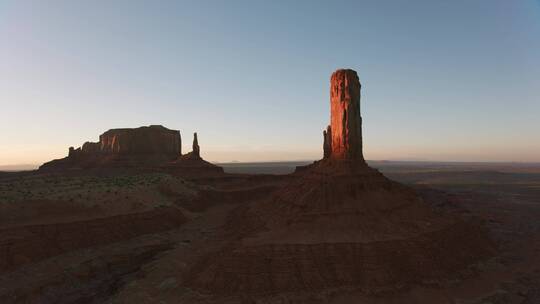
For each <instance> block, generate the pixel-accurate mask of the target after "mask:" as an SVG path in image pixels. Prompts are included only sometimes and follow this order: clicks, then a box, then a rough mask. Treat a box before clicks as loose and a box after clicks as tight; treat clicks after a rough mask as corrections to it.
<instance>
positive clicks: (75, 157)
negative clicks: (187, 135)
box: [40, 125, 182, 170]
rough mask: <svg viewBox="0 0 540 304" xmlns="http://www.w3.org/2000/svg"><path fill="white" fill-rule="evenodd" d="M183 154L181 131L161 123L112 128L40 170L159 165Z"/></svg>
mask: <svg viewBox="0 0 540 304" xmlns="http://www.w3.org/2000/svg"><path fill="white" fill-rule="evenodd" d="M181 153H182V140H181V137H180V131H178V130H170V129H167V128H165V127H163V126H160V125H151V126H148V127H139V128H134V129H130V128H123V129H111V130H108V131H107V132H105V133H103V134H101V135H100V136H99V142H85V143H84V144H83V145H82V147H80V148H77V149H75V148H73V147H70V148H69V153H68V157H66V158H63V159H59V160H53V161H51V162H48V163H45V164H43V165H42V166H41V167H40V169H41V170H48V169H80V168H93V167H109V166H113V167H123V166H126V167H132V166H139V165H156V164H161V163H165V162H167V161H171V160H174V159H176V158H177V157H178V156H179V155H181Z"/></svg>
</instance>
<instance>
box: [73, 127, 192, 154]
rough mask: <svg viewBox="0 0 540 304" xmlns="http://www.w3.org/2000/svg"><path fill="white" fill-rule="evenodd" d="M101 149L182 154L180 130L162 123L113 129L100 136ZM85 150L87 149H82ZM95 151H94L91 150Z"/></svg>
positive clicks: (130, 152) (105, 151) (120, 151)
mask: <svg viewBox="0 0 540 304" xmlns="http://www.w3.org/2000/svg"><path fill="white" fill-rule="evenodd" d="M99 144H100V147H99V151H100V152H102V153H119V154H168V155H171V156H178V155H180V154H182V144H181V139H180V132H179V131H177V130H169V129H167V128H165V127H163V126H160V125H152V126H149V127H140V128H136V129H112V130H109V131H107V132H105V133H103V134H101V136H99ZM82 151H83V152H85V149H84V148H83V150H82ZM89 152H94V151H89Z"/></svg>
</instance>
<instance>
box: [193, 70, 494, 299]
mask: <svg viewBox="0 0 540 304" xmlns="http://www.w3.org/2000/svg"><path fill="white" fill-rule="evenodd" d="M330 96H331V98H330V99H331V100H330V104H331V119H330V121H331V124H330V126H329V128H327V130H325V132H323V134H324V136H323V151H324V158H323V159H322V160H320V161H317V162H315V163H313V164H312V165H309V166H306V167H304V168H300V169H299V170H297V172H296V173H295V174H293V178H292V180H291V181H290V182H289V183H288V185H286V186H284V187H283V188H280V189H278V190H277V191H276V192H274V193H273V195H272V196H271V197H270V198H268V199H266V200H263V201H257V202H253V203H251V204H249V205H245V206H241V207H239V208H238V209H237V210H236V212H234V213H233V214H234V215H232V216H231V217H230V219H229V223H228V224H227V225H226V227H227V229H229V230H230V231H232V232H234V233H235V234H237V235H238V237H237V238H236V241H234V242H233V244H232V245H230V246H227V247H226V248H224V249H223V250H221V251H220V252H218V253H213V254H212V255H211V256H208V257H206V258H203V259H201V261H200V262H199V263H198V264H197V265H196V266H195V267H194V270H193V271H192V273H191V276H190V279H189V286H190V288H193V289H195V290H198V291H199V292H201V293H202V294H214V295H246V294H260V295H264V294H276V293H283V292H295V291H321V290H332V289H339V288H355V289H358V290H360V291H365V292H366V293H376V292H377V291H389V290H390V291H391V290H396V289H401V288H405V287H406V286H408V285H411V284H416V283H422V282H434V284H436V283H437V282H443V281H444V280H446V279H449V278H450V277H451V276H452V275H454V274H456V273H458V272H459V271H460V270H464V269H466V268H467V267H468V266H470V265H472V264H474V263H476V262H478V261H481V260H482V259H484V258H487V257H490V256H492V255H493V254H494V251H495V249H494V245H493V243H492V242H491V241H490V239H488V238H487V237H486V236H485V234H484V232H483V230H482V229H481V227H480V225H479V224H476V223H472V222H470V221H466V220H464V219H462V218H461V217H460V216H459V215H458V214H450V213H448V214H446V213H441V212H435V211H434V210H432V208H431V207H430V206H428V205H427V204H426V203H424V202H423V201H422V199H421V198H420V197H419V196H417V194H416V193H415V191H414V190H413V189H410V188H408V187H406V186H404V185H401V184H399V183H397V182H394V181H391V180H389V179H387V178H386V177H384V176H383V175H382V174H381V173H379V172H378V171H377V170H375V169H372V168H370V167H369V166H368V165H367V164H366V162H365V161H364V158H363V154H362V135H361V117H360V82H359V79H358V76H357V73H356V72H355V71H353V70H338V71H336V72H334V74H333V75H332V77H331V88H330ZM240 223H241V224H240Z"/></svg>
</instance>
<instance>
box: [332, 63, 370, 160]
mask: <svg viewBox="0 0 540 304" xmlns="http://www.w3.org/2000/svg"><path fill="white" fill-rule="evenodd" d="M330 108H331V112H330V126H331V132H330V138H331V149H332V150H331V151H332V152H331V157H332V158H334V159H354V160H362V161H363V159H364V158H363V155H362V130H361V128H362V118H361V117H360V81H359V80H358V75H357V74H356V72H355V71H353V70H348V69H341V70H337V71H335V72H334V73H333V74H332V77H331V81H330Z"/></svg>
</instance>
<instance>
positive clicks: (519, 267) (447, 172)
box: [0, 162, 540, 304]
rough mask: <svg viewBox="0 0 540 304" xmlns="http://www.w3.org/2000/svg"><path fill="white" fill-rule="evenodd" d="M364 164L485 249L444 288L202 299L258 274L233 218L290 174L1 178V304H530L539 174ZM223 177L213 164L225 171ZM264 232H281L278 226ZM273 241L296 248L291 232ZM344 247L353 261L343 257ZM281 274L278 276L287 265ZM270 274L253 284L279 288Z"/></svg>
mask: <svg viewBox="0 0 540 304" xmlns="http://www.w3.org/2000/svg"><path fill="white" fill-rule="evenodd" d="M301 165H303V164H301ZM370 165H371V166H373V167H375V168H378V169H379V170H380V171H381V172H382V173H383V174H384V175H385V176H387V177H389V178H390V179H392V180H395V181H398V182H402V183H405V184H408V185H410V186H411V187H412V188H413V189H414V191H415V192H416V193H417V194H419V195H420V197H421V198H422V199H423V201H424V202H426V203H427V204H428V206H429V208H431V209H432V211H433V212H435V213H436V214H439V213H440V214H452V215H455V216H459V217H461V218H463V219H465V220H466V221H469V222H472V223H478V225H479V226H480V227H481V229H483V230H484V232H485V233H486V234H487V235H488V236H489V239H490V240H492V241H493V243H494V244H495V248H496V251H495V252H493V254H491V255H489V256H488V257H486V258H485V259H482V260H480V261H478V262H475V263H473V264H472V265H469V266H468V267H466V268H463V269H459V271H456V272H455V273H454V274H453V275H451V276H445V278H444V280H443V279H438V280H429V279H425V280H421V281H415V280H411V283H410V284H404V285H403V286H399V284H398V285H396V284H393V285H392V288H381V286H383V285H381V284H379V285H377V284H374V285H373V286H375V287H374V288H372V289H366V288H365V286H368V285H365V284H364V286H362V284H356V285H354V284H352V285H349V286H338V287H335V288H334V287H332V286H331V282H324V281H322V282H324V284H328V286H326V287H324V286H323V287H321V288H319V287H317V288H316V289H306V288H291V289H290V290H288V291H286V290H284V289H283V288H282V287H279V286H277V285H276V286H274V287H271V288H269V287H268V286H266V287H260V288H259V287H257V286H253V285H252V286H251V287H249V290H255V291H257V290H259V291H261V290H262V292H253V293H252V292H251V291H250V292H246V293H244V294H242V293H240V294H239V293H228V292H226V291H221V292H219V294H218V293H216V294H213V293H212V292H213V291H215V290H217V289H216V287H215V286H213V285H212V284H214V285H215V282H217V281H216V279H215V278H218V277H220V276H222V277H224V278H226V279H227V278H228V280H229V281H230V282H233V281H234V279H235V277H234V276H233V277H230V276H229V277H228V276H223V274H225V273H229V274H234V273H235V271H237V270H238V269H242V267H246V265H250V266H249V267H250V271H254V270H253V269H256V267H259V266H257V264H247V263H250V261H251V260H250V259H249V258H248V257H247V256H249V252H248V251H246V250H247V249H246V248H251V247H249V246H251V245H253V244H255V243H257V242H259V243H260V244H266V243H267V239H268V238H269V235H270V234H269V233H266V234H264V233H258V232H257V231H258V229H259V228H258V226H257V221H256V220H254V219H252V218H246V217H247V216H248V215H249V214H252V213H250V212H251V211H250V210H254V211H259V210H263V209H264V208H271V206H270V207H264V206H263V207H261V202H262V201H264V200H265V199H266V198H268V197H270V196H272V195H273V193H275V192H276V191H283V190H282V189H283V188H284V187H285V186H286V185H289V184H291V183H292V184H294V176H292V175H272V174H255V173H259V172H264V173H272V168H279V171H280V172H279V173H285V172H286V171H287V170H286V169H284V168H287V167H291V168H292V167H294V164H290V163H286V164H281V165H279V164H278V165H275V164H267V165H264V164H263V165H262V166H261V164H255V165H252V166H244V167H242V168H241V169H240V170H238V169H236V171H234V170H235V169H234V168H233V169H232V170H231V171H234V172H243V173H236V174H232V173H225V174H221V175H210V176H191V177H190V176H180V175H175V174H173V173H167V172H164V171H160V170H155V171H148V170H147V171H143V170H139V171H136V170H130V171H118V170H101V171H89V172H85V173H84V174H82V173H81V172H70V173H62V174H59V173H39V172H12V173H0V303H471V304H480V303H540V288H539V287H538V286H540V258H539V257H540V221H538V218H540V166H538V165H533V164H531V165H515V164H440V163H438V164H437V163H393V162H373V163H370ZM229 167H231V166H227V165H224V168H225V171H226V172H227V171H229V169H228V168H229ZM233 167H234V166H233ZM261 167H262V168H264V170H261V169H260V168H261ZM287 193H288V192H287ZM261 208H263V209H261ZM246 212H247V213H246ZM276 212H282V211H276ZM276 214H281V213H276ZM302 216H304V215H302ZM326 220H327V219H325V218H324V217H323V218H321V219H320V221H321V223H324V221H326ZM272 223H273V224H272V225H274V224H275V225H281V224H280V222H279V220H277V221H274V222H272ZM374 224H376V223H373V225H374ZM294 225H296V226H297V227H303V225H304V224H302V222H298V223H294ZM344 225H348V224H347V223H344ZM276 227H277V226H276ZM347 227H349V226H347ZM355 227H356V226H355ZM389 227H391V226H389ZM411 229H413V228H411ZM274 231H279V229H277V230H274ZM272 233H274V232H272ZM276 233H277V232H276ZM396 233H397V234H403V235H406V234H407V231H399V232H396ZM251 236H257V237H251ZM336 237H338V236H336ZM339 237H343V238H344V239H346V238H359V237H360V236H355V235H347V236H339ZM362 237H369V236H362ZM265 238H266V239H265ZM281 238H282V239H283V240H286V239H287V238H288V239H290V240H293V239H294V242H295V244H297V243H298V240H296V239H295V238H296V236H295V235H289V236H282V237H281ZM441 239H444V236H441ZM239 241H240V242H241V243H239ZM458 241H459V240H458ZM246 246H247V247H246ZM280 246H281V247H274V248H269V249H268V250H269V251H271V252H273V253H276V254H277V253H278V252H279V251H276V250H282V252H286V253H287V254H288V255H291V252H292V251H291V250H293V251H294V255H295V256H304V255H305V254H306V253H305V251H302V250H304V249H301V248H300V247H297V246H296V245H295V246H296V247H294V248H293V247H287V246H286V245H280ZM257 248H261V247H257ZM276 248H281V249H276ZM299 248H300V249H299ZM299 250H300V251H299ZM311 250H314V249H313V248H312V249H311ZM316 250H321V249H320V248H318V249H316ZM324 250H330V249H324ZM331 250H338V249H335V248H334V249H331ZM339 250H341V249H339ZM343 250H344V252H351V254H354V249H351V248H344V249H343ZM362 250H364V251H363V252H369V251H365V250H367V249H362ZM447 251H448V252H446V251H442V252H443V253H444V254H445V255H448V256H449V257H451V256H453V255H456V254H458V253H457V252H452V250H451V248H450V249H448V250H447ZM231 252H242V256H241V257H242V258H241V259H236V260H235V259H230V258H229V257H231V256H230V253H231ZM316 252H320V251H316ZM327 252H328V251H327ZM253 253H254V254H257V255H259V254H260V252H258V251H254V252H253ZM391 254H393V255H395V256H398V257H399V256H406V255H405V253H400V252H397V253H391ZM328 256H332V255H331V254H330V252H328ZM269 257H270V258H271V256H270V255H269ZM373 258H375V259H376V260H374V261H384V260H380V259H378V258H377V257H373ZM224 259H225V260H224ZM377 259H378V260H377ZM220 261H221V262H220ZM253 261H255V260H253ZM319 262H320V263H321V264H320V266H321V267H323V268H324V265H325V264H324V263H330V264H332V265H334V264H336V261H325V260H324V259H322V260H320V261H319ZM398 262H399V260H398ZM406 262H407V261H405V260H403V263H404V265H405V263H406ZM347 263H349V261H347V260H344V261H343V263H341V262H340V263H337V264H339V265H338V266H339V267H347V265H348V264H347ZM381 263H382V262H381ZM219 265H222V266H219ZM223 265H224V266H223ZM261 265H262V266H260V267H263V266H264V265H263V264H261ZM285 265H287V264H285ZM373 265H379V264H377V263H376V262H375V263H373ZM223 267H227V268H223ZM280 267H281V266H280ZM283 267H285V268H284V269H283V270H281V271H284V272H283V273H287V271H289V270H288V268H290V267H294V265H289V266H283ZM351 267H353V265H352V263H351ZM354 267H358V265H356V266H354ZM422 267H424V266H422V265H418V268H417V269H416V271H417V272H418V273H419V274H422V275H426V272H431V271H436V268H433V266H430V267H431V268H425V269H424V268H422ZM276 269H278V270H279V269H280V268H279V267H277V268H276V267H274V268H272V269H270V270H268V269H260V273H268V274H269V275H270V276H272V277H275V278H287V277H280V272H279V271H277V270H276ZM342 269H343V273H347V269H346V268H342ZM214 270H215V271H214ZM359 271H364V270H363V269H360V270H359ZM365 271H370V272H372V273H375V274H380V275H382V276H381V277H380V280H381V282H384V280H385V279H386V278H388V277H391V276H392V274H388V273H383V272H381V271H379V270H377V269H365ZM257 273H258V272H256V273H253V275H254V276H253V278H258V277H257ZM383 274H384V275H383ZM428 274H429V273H428ZM335 275H337V276H336V278H341V279H343V278H342V277H340V276H339V273H337V274H335ZM209 276H212V277H213V279H209ZM300 276H303V277H306V274H302V273H300ZM214 277H215V278H214ZM293 277H294V276H293ZM257 280H258V279H257ZM209 282H214V283H209ZM351 282H356V281H354V280H353V281H351ZM292 283H293V282H291V284H292ZM201 284H202V285H201ZM205 284H207V285H205ZM280 284H281V283H280ZM223 286H229V287H230V286H231V285H223ZM369 286H371V285H369ZM384 286H386V285H384ZM235 288H240V290H242V289H241V288H247V287H242V286H236V287H235Z"/></svg>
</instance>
